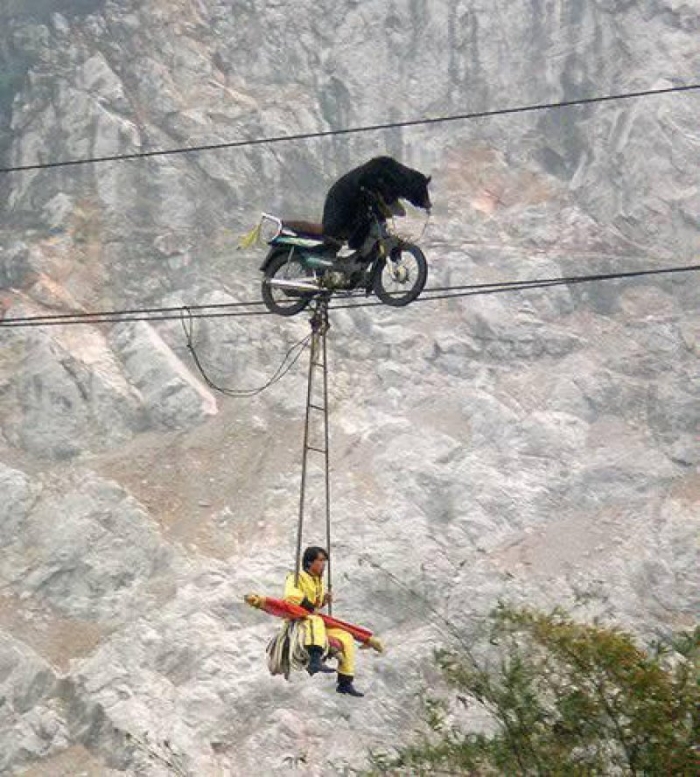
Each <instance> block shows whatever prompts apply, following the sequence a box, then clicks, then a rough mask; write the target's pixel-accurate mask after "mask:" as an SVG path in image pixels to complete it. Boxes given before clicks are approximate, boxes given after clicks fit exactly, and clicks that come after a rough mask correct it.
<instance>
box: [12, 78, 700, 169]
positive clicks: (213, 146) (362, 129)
mask: <svg viewBox="0 0 700 777" xmlns="http://www.w3.org/2000/svg"><path fill="white" fill-rule="evenodd" d="M697 89H700V84H697V83H696V84H687V85H681V86H669V87H665V88H662V89H644V90H640V91H637V92H623V93H619V94H610V95H602V96H598V97H583V98H581V99H578V100H562V101H560V102H548V103H535V104H531V105H518V106H515V107H512V108H497V109H494V110H488V111H473V112H471V113H459V114H452V115H448V116H433V117H428V118H422V119H407V120H404V121H391V122H384V123H381V124H367V125H363V126H359V127H346V128H339V129H332V130H321V131H318V132H298V133H296V134H293V135H272V136H269V137H265V138H250V139H248V140H234V141H228V142H223V143H208V144H205V145H199V146H186V147H177V148H166V149H154V150H153V151H134V152H132V153H129V154H109V155H105V156H93V157H85V158H83V159H66V160H64V161H59V162H37V163H35V164H29V165H14V166H11V167H0V173H17V172H24V171H28V170H48V169H52V168H57V167H75V166H77V165H94V164H101V163H104V162H125V161H128V160H134V159H147V158H151V157H160V156H173V155H175V154H191V153H199V152H204V151H221V150H222V149H231V148H245V147H250V146H267V145H272V144H274V143H284V142H291V141H300V140H312V139H314V138H329V137H335V136H338V135H357V134H360V133H366V132H379V131H383V130H392V129H399V128H401V129H405V128H408V127H419V126H432V125H436V124H446V123H449V122H456V121H471V120H474V119H486V118H491V117H494V116H509V115H514V114H518V113H532V112H534V111H548V110H556V109H561V108H573V107H576V106H581V105H593V104H595V103H605V102H614V101H617V100H634V99H639V98H642V97H655V96H658V95H663V94H676V93H681V92H690V91H695V90H697Z"/></svg>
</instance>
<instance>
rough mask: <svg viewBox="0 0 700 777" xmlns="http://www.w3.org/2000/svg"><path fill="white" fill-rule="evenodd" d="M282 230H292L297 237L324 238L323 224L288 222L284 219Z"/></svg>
mask: <svg viewBox="0 0 700 777" xmlns="http://www.w3.org/2000/svg"><path fill="white" fill-rule="evenodd" d="M282 228H283V229H291V230H292V231H293V232H296V233H297V235H306V236H307V237H318V238H322V237H323V236H324V235H323V227H322V226H321V224H315V223H313V222H311V221H287V220H286V219H282Z"/></svg>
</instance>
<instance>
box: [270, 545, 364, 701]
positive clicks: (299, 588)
mask: <svg viewBox="0 0 700 777" xmlns="http://www.w3.org/2000/svg"><path fill="white" fill-rule="evenodd" d="M326 561H328V553H326V551H325V550H324V549H323V548H319V547H315V546H313V547H310V548H307V549H306V550H305V551H304V556H303V559H302V570H301V571H300V572H299V581H298V582H296V581H295V579H294V574H293V573H290V574H289V575H288V576H287V580H286V583H285V586H284V599H285V601H287V602H292V603H293V604H299V605H301V606H302V607H303V608H304V609H305V610H308V611H309V615H308V616H307V617H306V618H305V619H304V629H305V632H306V634H305V636H306V639H305V645H306V649H307V651H308V653H309V665H308V666H307V668H306V669H307V671H308V673H309V674H311V675H314V674H316V673H317V672H332V671H333V670H332V669H331V668H330V667H329V666H327V665H326V664H324V663H323V654H324V652H325V651H326V649H327V647H328V637H335V639H337V640H338V641H339V642H340V643H341V645H342V646H343V655H342V657H341V658H340V662H339V664H338V687H337V688H336V690H337V691H338V693H345V694H348V695H349V696H364V694H363V693H360V691H358V690H357V689H356V688H355V686H354V685H353V683H352V681H353V676H354V671H355V642H354V640H353V638H352V636H351V635H350V634H348V632H347V631H343V629H335V628H330V629H329V628H326V624H325V623H324V622H323V620H322V619H321V618H320V617H319V616H318V615H315V613H316V611H317V610H320V609H321V608H322V607H325V606H326V605H327V604H328V603H329V602H330V601H331V595H330V593H328V592H327V591H326V590H325V589H324V586H323V572H324V570H325V568H326Z"/></svg>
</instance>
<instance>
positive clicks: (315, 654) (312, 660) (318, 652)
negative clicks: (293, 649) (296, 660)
mask: <svg viewBox="0 0 700 777" xmlns="http://www.w3.org/2000/svg"><path fill="white" fill-rule="evenodd" d="M306 649H307V651H308V653H309V664H308V666H307V667H306V671H307V672H308V673H309V674H311V675H314V674H316V672H323V673H324V674H329V673H331V672H334V671H335V669H331V668H330V666H326V665H325V664H324V663H323V661H322V660H321V659H322V658H323V650H322V649H321V648H320V647H319V646H318V645H310V646H308V647H307V648H306Z"/></svg>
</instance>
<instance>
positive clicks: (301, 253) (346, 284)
mask: <svg viewBox="0 0 700 777" xmlns="http://www.w3.org/2000/svg"><path fill="white" fill-rule="evenodd" d="M266 227H272V234H271V235H269V236H268V237H267V238H265V242H267V244H268V245H269V246H270V250H269V252H268V254H267V256H266V257H265V261H264V262H263V263H262V265H261V267H260V269H261V271H262V273H263V281H262V298H263V301H264V303H265V306H266V307H267V309H268V310H269V311H271V312H272V313H278V314H279V315H281V316H293V315H295V314H296V313H299V312H301V311H302V310H304V308H305V307H306V306H307V305H308V304H309V303H310V302H311V300H312V299H314V298H315V297H318V296H320V295H330V294H334V293H341V294H342V293H347V294H350V293H351V292H353V291H357V290H361V291H364V292H365V294H371V293H374V294H376V296H377V297H378V298H379V299H380V300H381V301H382V302H383V303H384V304H385V305H390V306H392V307H403V306H404V305H408V304H409V303H410V302H413V300H414V299H416V297H418V295H419V294H420V293H421V291H423V288H424V286H425V282H426V280H427V277H428V263H427V262H426V259H425V255H424V254H423V252H422V251H421V249H420V248H419V247H418V246H417V245H414V244H413V243H410V242H407V241H406V240H403V239H402V238H400V237H398V236H397V235H395V234H393V233H392V232H391V231H390V230H389V228H388V226H387V222H386V219H385V218H382V217H380V216H377V215H376V214H373V220H372V225H371V227H370V231H369V236H368V238H367V240H365V242H364V244H363V245H362V247H361V248H360V249H358V250H357V251H354V252H351V253H350V254H342V253H341V248H342V244H341V243H339V242H337V241H335V240H333V239H332V238H329V237H327V236H324V235H323V234H322V230H321V227H320V225H317V224H310V223H308V222H303V221H285V220H282V219H279V218H277V217H276V216H271V215H270V214H268V213H263V214H262V217H261V221H260V224H259V226H258V228H257V229H258V234H261V233H262V232H264V231H265V228H266Z"/></svg>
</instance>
